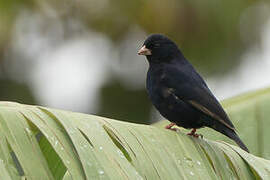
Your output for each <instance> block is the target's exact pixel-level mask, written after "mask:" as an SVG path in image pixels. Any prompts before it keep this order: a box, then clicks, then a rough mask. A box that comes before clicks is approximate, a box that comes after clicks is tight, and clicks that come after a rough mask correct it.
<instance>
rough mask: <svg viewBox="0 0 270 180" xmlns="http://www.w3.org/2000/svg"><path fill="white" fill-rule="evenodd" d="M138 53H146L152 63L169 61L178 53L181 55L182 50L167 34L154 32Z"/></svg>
mask: <svg viewBox="0 0 270 180" xmlns="http://www.w3.org/2000/svg"><path fill="white" fill-rule="evenodd" d="M138 54H139V55H145V56H146V58H147V60H148V61H149V62H150V63H151V62H156V63H162V62H169V61H170V60H172V59H173V58H174V57H176V56H177V55H181V52H180V50H179V49H178V47H177V45H176V44H175V43H174V42H173V41H172V40H170V39H169V38H167V37H166V36H164V35H162V34H152V35H150V36H149V37H148V38H147V39H146V40H145V41H144V43H143V46H142V48H141V49H140V50H139V51H138Z"/></svg>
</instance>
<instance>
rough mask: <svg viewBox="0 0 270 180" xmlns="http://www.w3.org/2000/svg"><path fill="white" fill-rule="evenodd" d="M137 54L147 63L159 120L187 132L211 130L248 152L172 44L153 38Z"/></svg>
mask: <svg viewBox="0 0 270 180" xmlns="http://www.w3.org/2000/svg"><path fill="white" fill-rule="evenodd" d="M138 54H140V55H146V58H147V60H148V62H149V70H148V73H147V91H148V94H149V97H150V99H151V101H152V103H153V105H154V106H155V107H156V109H157V110H158V111H159V112H160V114H161V115H162V116H164V117H165V118H166V119H168V120H169V121H171V122H173V123H175V124H176V125H178V126H181V127H184V128H187V129H191V128H193V129H197V128H201V127H204V126H207V127H210V128H213V129H215V130H216V131H218V132H220V133H222V134H224V135H226V136H228V137H229V138H231V139H233V140H234V141H235V142H236V143H237V144H238V145H239V146H240V147H241V148H242V149H243V150H245V151H247V152H248V149H247V147H246V146H245V145H244V144H243V142H242V141H241V140H240V138H239V137H238V135H237V134H236V132H235V128H234V126H233V124H232V122H231V121H230V119H229V118H228V116H227V114H226V113H225V111H224V110H223V108H222V106H221V105H220V103H219V102H218V101H217V99H216V98H215V96H214V95H213V94H212V93H211V91H210V90H209V88H208V87H207V85H206V83H205V82H204V80H203V79H202V77H201V76H200V75H199V74H198V73H197V72H196V70H195V69H194V68H193V66H192V65H191V64H190V63H189V62H188V61H187V60H186V59H185V57H184V56H183V54H182V53H181V51H180V50H179V49H178V47H177V45H176V44H175V43H174V42H173V41H171V40H170V39H168V38H167V37H166V36H164V35H160V34H153V35H151V36H149V37H148V38H147V39H146V40H145V42H144V44H143V48H142V49H141V50H140V51H139V52H138ZM169 128H170V127H169ZM192 135H194V134H192Z"/></svg>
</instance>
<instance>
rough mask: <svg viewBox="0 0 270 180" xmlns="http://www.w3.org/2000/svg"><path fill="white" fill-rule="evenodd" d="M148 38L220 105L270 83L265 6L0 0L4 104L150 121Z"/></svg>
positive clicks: (208, 1) (269, 8) (176, 0)
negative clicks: (160, 42) (143, 52)
mask: <svg viewBox="0 0 270 180" xmlns="http://www.w3.org/2000/svg"><path fill="white" fill-rule="evenodd" d="M151 33H163V34H166V35H168V36H169V37H170V38H171V39H173V40H174V41H176V42H177V44H178V45H179V47H180V48H181V50H182V51H183V53H184V55H185V56H186V57H187V58H188V59H189V60H190V62H191V63H192V64H193V65H194V66H195V68H196V69H198V71H199V72H200V73H201V74H202V75H203V77H205V79H206V80H207V82H208V83H209V86H210V88H211V89H212V90H213V92H214V94H216V95H217V97H218V98H219V99H224V98H227V97H230V96H233V95H236V94H239V93H242V92H246V91H248V90H251V89H256V88H260V87H264V86H267V85H270V78H269V77H270V71H269V70H270V51H269V50H270V1H269V0H246V1H243V0H242V1H235V0H227V1H213V0H204V1H196V0H195V1H190V0H167V1H161V0H146V1H143V0H129V1H125V0H114V1H112V0H58V1H53V0H47V1H42V0H39V1H34V0H9V1H7V0H0V100H1V101H5V100H6V101H17V102H21V103H27V104H38V105H43V106H49V107H54V108H61V109H66V110H72V111H78V112H85V113H92V114H97V115H100V116H106V117H110V118H114V119H120V120H126V121H132V122H139V123H151V122H154V121H156V120H158V119H160V116H159V115H158V113H156V111H155V110H154V109H153V108H152V105H151V103H150V101H149V99H148V97H147V94H146V91H145V76H146V72H147V68H148V65H147V62H146V60H145V58H144V57H140V56H137V50H138V49H139V48H140V46H141V45H142V43H143V41H144V39H145V38H146V37H147V35H149V34H151Z"/></svg>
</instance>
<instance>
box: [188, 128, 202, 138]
mask: <svg viewBox="0 0 270 180" xmlns="http://www.w3.org/2000/svg"><path fill="white" fill-rule="evenodd" d="M187 135H189V136H193V137H195V138H198V137H201V138H203V135H202V134H197V133H196V129H192V131H191V132H190V133H187Z"/></svg>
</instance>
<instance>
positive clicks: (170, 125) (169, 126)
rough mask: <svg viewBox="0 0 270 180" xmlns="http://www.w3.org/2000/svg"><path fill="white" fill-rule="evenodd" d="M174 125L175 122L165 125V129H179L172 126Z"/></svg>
mask: <svg viewBox="0 0 270 180" xmlns="http://www.w3.org/2000/svg"><path fill="white" fill-rule="evenodd" d="M174 125H175V123H171V124H169V125H167V126H165V129H169V130H172V131H177V129H176V128H172V127H173V126H174Z"/></svg>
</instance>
